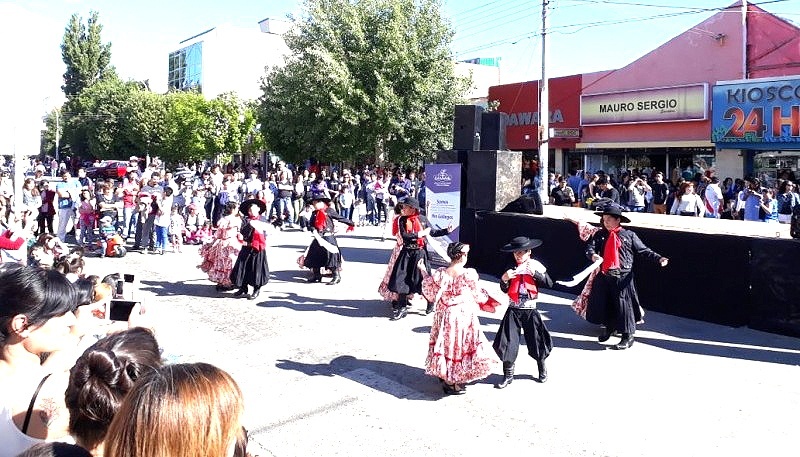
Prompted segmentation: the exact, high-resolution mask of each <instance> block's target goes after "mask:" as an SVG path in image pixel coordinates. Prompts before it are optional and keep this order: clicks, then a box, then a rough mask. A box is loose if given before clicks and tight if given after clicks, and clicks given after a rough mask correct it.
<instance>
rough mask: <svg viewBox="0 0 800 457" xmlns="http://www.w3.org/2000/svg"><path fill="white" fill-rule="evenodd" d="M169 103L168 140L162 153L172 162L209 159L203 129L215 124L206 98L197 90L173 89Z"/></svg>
mask: <svg viewBox="0 0 800 457" xmlns="http://www.w3.org/2000/svg"><path fill="white" fill-rule="evenodd" d="M166 104H167V113H166V122H165V128H166V134H165V142H164V145H163V148H162V150H161V151H160V154H159V156H160V157H161V158H162V159H164V160H167V161H171V162H179V161H183V160H186V161H195V160H203V159H207V158H209V156H210V155H211V154H210V153H209V151H208V148H207V142H206V138H205V135H204V133H203V132H204V131H206V130H210V129H211V128H212V127H213V126H212V124H211V122H210V119H209V117H208V115H207V108H206V105H207V102H206V99H205V98H203V96H202V95H201V94H198V93H197V92H170V93H169V94H167V95H166Z"/></svg>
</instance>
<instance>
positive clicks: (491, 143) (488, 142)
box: [481, 111, 508, 151]
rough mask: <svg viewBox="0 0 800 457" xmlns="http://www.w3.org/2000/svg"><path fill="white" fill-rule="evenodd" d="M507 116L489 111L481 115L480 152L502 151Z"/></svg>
mask: <svg viewBox="0 0 800 457" xmlns="http://www.w3.org/2000/svg"><path fill="white" fill-rule="evenodd" d="M507 125H508V114H506V113H501V112H499V111H490V112H488V113H483V114H482V115H481V151H504V150H506V149H508V145H507V144H506V126H507Z"/></svg>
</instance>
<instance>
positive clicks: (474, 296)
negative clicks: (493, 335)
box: [418, 242, 498, 395]
mask: <svg viewBox="0 0 800 457" xmlns="http://www.w3.org/2000/svg"><path fill="white" fill-rule="evenodd" d="M468 253H469V245H467V244H464V243H459V242H455V243H450V245H448V247H447V255H448V256H449V257H450V259H451V260H450V265H449V266H448V267H447V268H439V269H437V270H436V271H434V272H433V274H431V275H428V273H427V270H426V269H425V265H424V264H423V261H422V260H420V262H419V265H418V266H419V269H420V271H421V272H422V274H423V276H425V279H423V281H422V293H423V294H424V295H425V298H427V299H428V301H430V302H432V303H433V304H434V306H435V310H436V314H434V316H433V324H432V325H431V336H430V340H429V341H430V342H429V346H428V357H427V358H426V360H425V373H427V374H429V375H431V376H436V377H437V378H439V379H440V380H441V382H442V389H443V390H444V393H445V394H447V395H460V394H464V393H466V383H468V382H472V381H476V380H478V379H483V378H485V377H487V376H489V374H490V373H491V372H492V366H493V365H495V364H497V362H498V360H497V358H496V357H494V354H493V353H492V351H491V350H490V348H491V346H490V345H489V341H488V340H487V339H486V337H485V336H484V335H483V332H481V330H480V325H481V324H480V322H479V321H478V314H477V312H478V308H481V309H484V310H486V311H491V312H494V307H495V306H496V305H497V304H498V303H497V301H495V300H494V299H492V298H491V297H489V295H488V294H487V292H486V291H485V290H484V289H482V288H481V287H480V286H478V272H477V271H475V270H474V269H472V268H465V267H464V265H465V264H466V263H467V254H468Z"/></svg>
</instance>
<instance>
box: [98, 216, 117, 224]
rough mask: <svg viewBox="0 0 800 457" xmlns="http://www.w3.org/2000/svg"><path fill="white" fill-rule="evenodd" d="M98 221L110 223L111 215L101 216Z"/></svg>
mask: <svg viewBox="0 0 800 457" xmlns="http://www.w3.org/2000/svg"><path fill="white" fill-rule="evenodd" d="M100 222H105V223H106V224H110V223H112V222H114V221H113V220H112V219H111V216H103V217H101V218H100Z"/></svg>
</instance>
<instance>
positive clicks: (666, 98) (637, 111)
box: [581, 83, 708, 125]
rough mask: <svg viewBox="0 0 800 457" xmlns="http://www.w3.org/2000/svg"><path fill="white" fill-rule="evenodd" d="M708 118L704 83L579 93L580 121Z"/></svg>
mask: <svg viewBox="0 0 800 457" xmlns="http://www.w3.org/2000/svg"><path fill="white" fill-rule="evenodd" d="M706 119H708V84H707V83H701V84H691V85H686V86H673V87H660V88H653V89H638V90H629V91H623V92H609V93H602V94H587V95H582V96H581V125H608V124H633V123H641V122H679V121H704V120H706Z"/></svg>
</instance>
